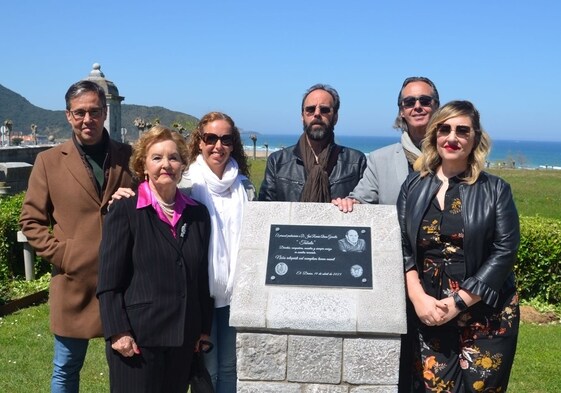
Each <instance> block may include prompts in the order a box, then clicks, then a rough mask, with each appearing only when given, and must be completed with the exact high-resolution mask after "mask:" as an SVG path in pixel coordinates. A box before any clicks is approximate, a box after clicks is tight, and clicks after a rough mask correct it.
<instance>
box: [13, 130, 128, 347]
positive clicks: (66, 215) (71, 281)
mask: <svg viewBox="0 0 561 393" xmlns="http://www.w3.org/2000/svg"><path fill="white" fill-rule="evenodd" d="M104 132H106V131H104ZM109 143H110V147H109V149H110V157H111V162H110V164H109V165H108V166H107V168H108V177H107V180H106V187H105V191H104V194H103V197H102V198H101V199H100V197H99V195H98V192H97V190H96V187H95V184H94V181H93V175H92V174H91V171H90V170H88V169H87V168H86V165H85V164H84V162H83V161H82V158H81V157H80V153H79V151H78V149H77V147H76V146H75V145H74V142H73V141H72V140H70V141H68V142H65V143H63V144H61V145H59V146H56V147H53V148H52V149H49V150H46V151H44V152H42V153H40V154H39V155H38V156H37V159H36V160H35V165H34V166H33V170H32V172H31V176H30V178H29V186H28V189H27V193H26V195H25V200H24V203H23V208H22V212H21V217H20V225H21V227H22V231H23V233H24V234H25V236H27V240H28V241H29V243H30V244H31V246H32V247H33V248H34V249H35V251H36V252H37V254H38V255H40V256H41V257H43V258H45V259H46V260H48V261H49V262H50V263H51V264H52V265H53V266H54V269H53V277H52V279H51V285H50V298H49V303H50V314H51V331H52V332H53V333H54V334H57V335H60V336H64V337H73V338H92V337H99V336H102V328H101V319H100V315H99V304H98V301H97V298H96V296H95V293H96V287H97V273H98V264H99V259H98V254H99V245H100V242H101V225H102V221H103V217H104V216H105V213H106V212H107V203H108V201H109V200H110V199H111V195H112V194H113V193H114V192H115V191H116V190H117V188H119V187H130V186H131V174H130V171H129V169H128V161H129V158H130V155H131V147H130V146H129V145H125V144H122V143H118V142H116V141H113V140H111V141H110V142H109Z"/></svg>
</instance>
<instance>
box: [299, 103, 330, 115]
mask: <svg viewBox="0 0 561 393" xmlns="http://www.w3.org/2000/svg"><path fill="white" fill-rule="evenodd" d="M316 108H317V106H316V105H308V106H305V107H304V112H306V114H307V115H313V114H314V113H316ZM332 110H333V108H331V107H330V106H321V105H320V107H319V113H321V114H322V115H328V114H330V113H331V111H332Z"/></svg>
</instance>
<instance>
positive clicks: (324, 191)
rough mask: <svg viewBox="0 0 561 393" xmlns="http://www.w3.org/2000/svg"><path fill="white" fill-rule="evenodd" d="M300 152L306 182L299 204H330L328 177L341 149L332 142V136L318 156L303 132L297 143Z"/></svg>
mask: <svg viewBox="0 0 561 393" xmlns="http://www.w3.org/2000/svg"><path fill="white" fill-rule="evenodd" d="M298 146H299V148H300V151H301V152H302V160H303V161H304V169H305V170H306V182H305V183H304V189H303V190H302V195H301V196H300V202H331V191H330V190H329V175H330V174H331V171H332V170H333V168H334V167H335V164H336V163H337V158H338V156H339V152H340V151H341V147H340V146H338V145H336V144H335V143H334V142H333V134H331V137H330V138H329V141H328V143H327V144H326V146H325V147H324V148H323V150H322V151H321V152H319V154H316V152H314V151H313V149H312V147H311V146H310V143H309V141H308V140H307V138H306V133H305V132H304V133H303V134H302V136H301V137H300V139H299V141H298Z"/></svg>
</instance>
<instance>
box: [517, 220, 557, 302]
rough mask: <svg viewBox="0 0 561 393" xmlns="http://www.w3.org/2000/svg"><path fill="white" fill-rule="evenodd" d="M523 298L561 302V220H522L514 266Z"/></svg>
mask: <svg viewBox="0 0 561 393" xmlns="http://www.w3.org/2000/svg"><path fill="white" fill-rule="evenodd" d="M515 273H516V278H517V281H518V289H519V291H520V296H521V298H522V299H525V300H530V299H537V300H540V301H544V302H546V303H549V304H559V303H561V221H560V220H555V219H545V218H541V217H520V248H519V249H518V261H517V263H516V266H515Z"/></svg>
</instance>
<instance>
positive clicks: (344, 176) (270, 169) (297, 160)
mask: <svg viewBox="0 0 561 393" xmlns="http://www.w3.org/2000/svg"><path fill="white" fill-rule="evenodd" d="M340 147H341V151H340V152H339V157H338V159H337V163H336V164H335V167H333V170H332V171H331V175H330V176H329V189H330V191H331V198H339V197H341V198H344V197H346V196H347V195H349V194H350V193H351V191H352V190H353V189H354V188H355V186H356V185H357V184H358V182H359V180H360V178H361V177H362V173H363V172H364V169H365V168H366V155H365V154H364V153H362V152H360V151H358V150H355V149H351V148H348V147H344V146H340ZM305 181H306V170H305V169H304V161H302V154H301V153H300V148H299V147H298V145H294V146H290V147H288V148H286V149H283V150H279V151H276V152H274V153H273V154H271V155H270V156H269V159H268V160H267V168H266V169H265V178H264V179H263V183H261V189H260V191H259V200H260V201H283V202H298V201H299V200H300V195H302V190H303V189H304V182H305Z"/></svg>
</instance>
